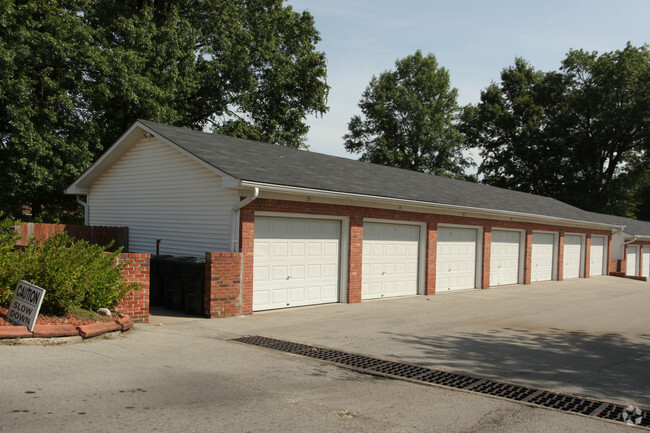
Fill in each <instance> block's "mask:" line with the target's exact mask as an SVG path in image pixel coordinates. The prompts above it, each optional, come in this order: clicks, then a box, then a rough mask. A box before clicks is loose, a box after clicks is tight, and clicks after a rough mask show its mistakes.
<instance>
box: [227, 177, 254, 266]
mask: <svg viewBox="0 0 650 433" xmlns="http://www.w3.org/2000/svg"><path fill="white" fill-rule="evenodd" d="M259 195H260V189H259V188H257V187H255V189H254V190H253V193H252V194H251V195H249V196H248V197H246V198H245V199H243V200H242V201H240V202H239V203H237V204H236V205H235V207H234V208H233V210H232V227H231V233H232V239H231V249H232V252H234V253H236V252H238V250H239V214H240V212H239V211H240V210H241V208H243V207H244V206H246V205H247V204H249V203H250V202H252V201H254V200H256V199H257V197H259Z"/></svg>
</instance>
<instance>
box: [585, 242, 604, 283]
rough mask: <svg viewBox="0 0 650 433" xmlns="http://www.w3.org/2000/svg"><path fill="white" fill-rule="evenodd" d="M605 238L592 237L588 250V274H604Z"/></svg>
mask: <svg viewBox="0 0 650 433" xmlns="http://www.w3.org/2000/svg"><path fill="white" fill-rule="evenodd" d="M606 239H607V238H606V237H605V236H592V237H591V247H590V249H589V274H590V275H603V274H604V273H605V265H604V264H605V245H606V244H607V242H606Z"/></svg>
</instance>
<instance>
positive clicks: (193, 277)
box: [179, 257, 205, 316]
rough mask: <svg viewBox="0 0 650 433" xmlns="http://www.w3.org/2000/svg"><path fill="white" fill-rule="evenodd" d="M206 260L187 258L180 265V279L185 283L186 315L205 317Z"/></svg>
mask: <svg viewBox="0 0 650 433" xmlns="http://www.w3.org/2000/svg"><path fill="white" fill-rule="evenodd" d="M204 270H205V259H199V258H195V257H192V258H185V259H183V260H182V261H181V263H180V265H179V277H180V279H181V280H182V281H183V293H184V295H185V299H184V301H185V302H184V304H185V310H184V311H185V314H191V315H195V316H202V315H203V313H204V312H203V305H204V295H205V289H204V284H205V283H204Z"/></svg>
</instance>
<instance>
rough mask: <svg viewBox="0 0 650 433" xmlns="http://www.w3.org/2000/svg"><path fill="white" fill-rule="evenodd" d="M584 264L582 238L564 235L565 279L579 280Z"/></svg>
mask: <svg viewBox="0 0 650 433" xmlns="http://www.w3.org/2000/svg"><path fill="white" fill-rule="evenodd" d="M581 263H582V236H579V235H564V270H563V276H564V279H567V278H579V277H580V268H581V266H580V265H581Z"/></svg>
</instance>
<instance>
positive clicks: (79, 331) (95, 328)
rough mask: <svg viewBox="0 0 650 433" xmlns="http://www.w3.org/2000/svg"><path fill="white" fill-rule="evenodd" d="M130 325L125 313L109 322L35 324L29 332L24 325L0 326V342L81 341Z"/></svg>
mask: <svg viewBox="0 0 650 433" xmlns="http://www.w3.org/2000/svg"><path fill="white" fill-rule="evenodd" d="M132 327H133V320H131V317H130V316H128V315H126V314H125V315H123V316H122V317H115V318H114V320H113V321H111V322H96V323H90V324H88V325H81V326H74V325H67V324H62V325H36V326H34V332H29V330H28V329H27V327H26V326H0V344H1V343H9V340H10V341H11V343H10V344H16V343H17V342H18V341H21V342H22V341H24V342H25V343H27V342H28V341H32V340H39V343H40V342H41V340H42V342H43V343H48V342H50V343H53V344H58V343H67V342H75V341H83V340H85V339H89V338H93V337H97V336H100V335H104V334H109V333H115V334H117V333H122V332H126V331H128V330H129V329H131V328H132ZM34 343H36V341H34ZM27 344H31V343H27ZM36 344H38V343H36Z"/></svg>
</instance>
